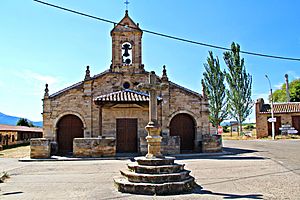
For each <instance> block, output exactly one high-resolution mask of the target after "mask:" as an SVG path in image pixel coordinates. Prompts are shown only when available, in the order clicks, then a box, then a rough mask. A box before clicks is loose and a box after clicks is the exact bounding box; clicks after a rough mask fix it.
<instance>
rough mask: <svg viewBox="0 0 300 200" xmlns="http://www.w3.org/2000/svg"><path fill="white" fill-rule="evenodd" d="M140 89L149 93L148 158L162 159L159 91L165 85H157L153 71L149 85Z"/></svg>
mask: <svg viewBox="0 0 300 200" xmlns="http://www.w3.org/2000/svg"><path fill="white" fill-rule="evenodd" d="M138 88H139V89H141V90H145V91H149V123H148V124H147V126H146V127H145V129H146V130H147V132H148V136H147V137H146V140H147V143H148V153H147V155H146V158H148V159H152V158H160V157H163V156H162V155H161V151H160V148H161V140H162V137H161V136H160V130H161V128H160V126H159V124H158V120H157V91H158V90H162V89H164V88H165V84H158V83H156V75H155V72H154V71H152V72H150V74H149V83H148V84H139V85H138Z"/></svg>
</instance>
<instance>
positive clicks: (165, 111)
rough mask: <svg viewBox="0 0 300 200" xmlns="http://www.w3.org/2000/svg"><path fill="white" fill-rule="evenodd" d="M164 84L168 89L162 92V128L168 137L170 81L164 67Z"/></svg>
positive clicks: (162, 78)
mask: <svg viewBox="0 0 300 200" xmlns="http://www.w3.org/2000/svg"><path fill="white" fill-rule="evenodd" d="M161 80H162V83H164V84H165V85H166V87H165V88H164V89H163V90H162V91H161V98H162V103H161V107H162V123H161V128H162V132H163V133H164V134H166V136H169V135H170V132H169V129H168V125H169V124H168V123H169V114H170V85H169V79H168V76H167V70H166V66H165V65H164V66H163V75H162V77H161ZM163 136H164V135H163Z"/></svg>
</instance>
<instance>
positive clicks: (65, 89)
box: [49, 70, 110, 98]
mask: <svg viewBox="0 0 300 200" xmlns="http://www.w3.org/2000/svg"><path fill="white" fill-rule="evenodd" d="M109 72H110V71H109V70H105V71H104V72H102V73H100V74H96V75H94V76H93V77H92V78H91V79H90V80H94V79H96V78H98V77H101V76H103V75H105V74H107V73H109ZM83 82H84V81H80V82H78V83H75V84H73V85H71V86H69V87H66V88H64V89H62V90H59V91H57V92H55V93H53V94H51V95H50V96H49V98H54V97H57V96H59V95H61V94H62V93H64V92H66V91H68V90H71V89H74V88H77V87H79V86H80V85H82V84H83Z"/></svg>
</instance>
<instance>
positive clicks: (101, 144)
mask: <svg viewBox="0 0 300 200" xmlns="http://www.w3.org/2000/svg"><path fill="white" fill-rule="evenodd" d="M115 155H116V139H115V138H113V137H99V138H74V140H73V156H74V157H107V156H115Z"/></svg>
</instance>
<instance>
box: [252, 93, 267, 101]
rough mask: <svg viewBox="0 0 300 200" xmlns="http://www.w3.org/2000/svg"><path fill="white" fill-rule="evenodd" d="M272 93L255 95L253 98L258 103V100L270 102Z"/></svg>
mask: <svg viewBox="0 0 300 200" xmlns="http://www.w3.org/2000/svg"><path fill="white" fill-rule="evenodd" d="M269 95H270V93H253V94H252V98H253V100H254V101H255V102H256V100H257V99H259V98H263V99H264V101H265V102H268V99H269Z"/></svg>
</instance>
